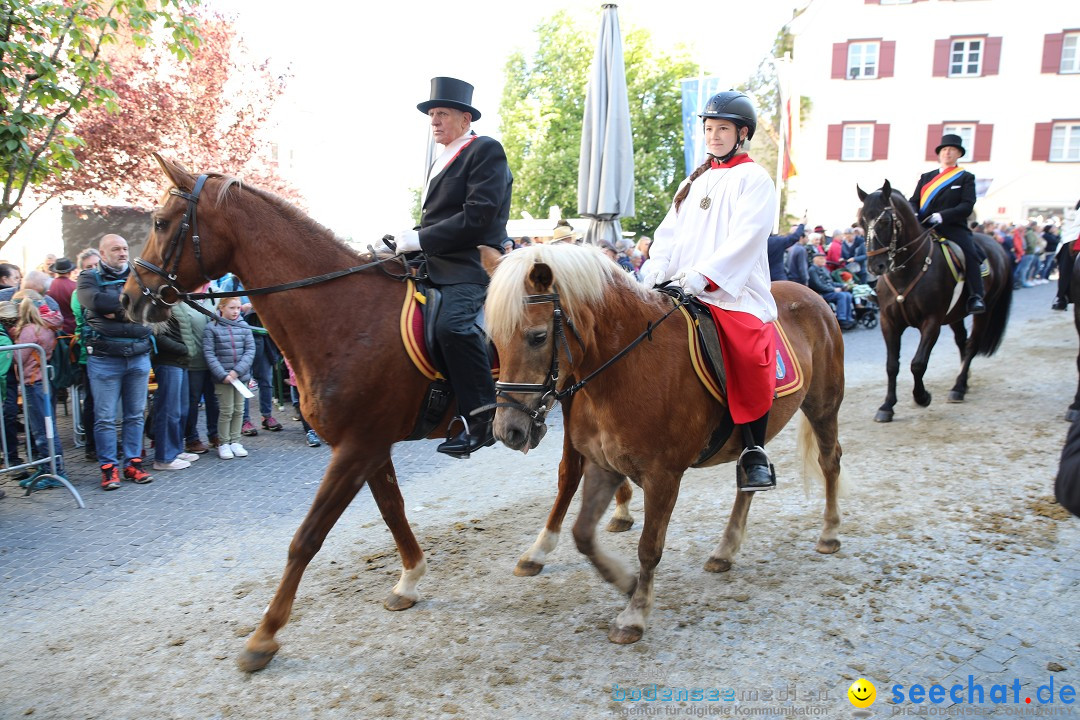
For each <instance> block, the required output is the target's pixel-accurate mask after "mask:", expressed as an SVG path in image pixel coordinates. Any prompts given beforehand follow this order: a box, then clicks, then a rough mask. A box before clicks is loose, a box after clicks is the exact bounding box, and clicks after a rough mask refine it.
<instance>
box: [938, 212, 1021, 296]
mask: <svg viewBox="0 0 1080 720" xmlns="http://www.w3.org/2000/svg"><path fill="white" fill-rule="evenodd" d="M937 232H938V234H939V235H941V236H943V237H945V238H948V239H949V240H952V241H953V242H954V243H956V244H957V245H959V246H960V249H961V250H963V251H964V281H965V282H966V283H967V287H968V296H969V297H970V296H972V295H978V296H979V297H982V296H983V281H982V261H983V260H984V255H983V252H982V250H981V249H979V248H977V247H976V246H975V236H973V235H972V234H971V231H970V230H968V229H967V228H963V227H962V228H956V227H950V226H943V225H938V227H937ZM1009 282H1012V279H1011V278H1010V279H1009Z"/></svg>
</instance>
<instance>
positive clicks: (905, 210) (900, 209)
mask: <svg viewBox="0 0 1080 720" xmlns="http://www.w3.org/2000/svg"><path fill="white" fill-rule="evenodd" d="M894 197H899V198H900V200H899V201H895V200H894V199H893V198H894ZM889 204H891V205H892V207H893V210H895V211H896V214H897V215H899V216H900V223H901V224H902V225H903V226H904V227H905V228H913V229H914V230H915V234H918V233H919V232H920V231H919V220H918V218H916V217H915V211H914V210H912V209H911V203H909V202H908V200H907V198H906V197H904V196H903V195H901V194H900V193H898V192H896V191H895V190H894V191H893V192H892V193H890V194H889Z"/></svg>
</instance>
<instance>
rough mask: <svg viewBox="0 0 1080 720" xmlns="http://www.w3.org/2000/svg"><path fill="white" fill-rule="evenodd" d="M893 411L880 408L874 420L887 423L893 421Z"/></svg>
mask: <svg viewBox="0 0 1080 720" xmlns="http://www.w3.org/2000/svg"><path fill="white" fill-rule="evenodd" d="M892 416H893V411H892V410H878V411H877V415H875V416H874V422H879V423H887V422H892Z"/></svg>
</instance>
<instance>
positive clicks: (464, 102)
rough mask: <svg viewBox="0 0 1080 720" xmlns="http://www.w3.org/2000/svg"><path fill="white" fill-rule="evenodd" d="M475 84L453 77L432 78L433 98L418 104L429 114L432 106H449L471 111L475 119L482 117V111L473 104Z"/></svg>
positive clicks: (417, 107)
mask: <svg viewBox="0 0 1080 720" xmlns="http://www.w3.org/2000/svg"><path fill="white" fill-rule="evenodd" d="M472 92H473V86H472V85H470V84H469V83H467V82H465V81H464V80H458V79H457V78H452V77H434V78H431V99H430V100H426V101H424V102H422V103H420V104H419V105H417V106H416V109H417V110H419V111H420V112H422V113H424V114H425V115H427V113H428V111H429V110H431V108H437V107H448V108H453V109H455V110H461V111H463V112H467V113H471V114H472V119H473V120H479V119H480V111H479V110H477V109H476V108H474V107H473V106H472Z"/></svg>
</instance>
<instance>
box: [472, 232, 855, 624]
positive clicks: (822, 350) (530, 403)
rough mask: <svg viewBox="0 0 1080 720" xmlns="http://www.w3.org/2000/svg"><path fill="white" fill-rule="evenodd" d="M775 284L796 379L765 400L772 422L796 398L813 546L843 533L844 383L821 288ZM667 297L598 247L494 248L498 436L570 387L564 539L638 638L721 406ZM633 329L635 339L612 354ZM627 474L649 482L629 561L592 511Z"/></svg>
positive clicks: (723, 557) (519, 433) (514, 436)
mask: <svg viewBox="0 0 1080 720" xmlns="http://www.w3.org/2000/svg"><path fill="white" fill-rule="evenodd" d="M772 288H773V296H774V297H775V298H776V304H777V306H778V308H779V315H780V317H779V320H780V323H781V325H782V327H783V329H784V331H785V332H786V336H787V338H788V340H789V342H790V347H791V349H792V351H793V355H794V357H795V359H796V360H797V362H798V363H799V364H800V366H801V369H802V372H803V377H804V382H803V384H802V386H801V387H800V388H799V389H798V390H797V391H795V392H793V393H792V394H789V395H785V396H783V397H779V398H777V400H776V401H775V402H774V404H773V408H772V411H771V413H770V415H769V436H770V437H772V436H774V435H775V434H776V433H778V432H779V431H780V429H781V428H783V427H784V426H785V425H786V424H787V422H788V421H789V420H790V419H791V418H792V417H793V416H794V414H795V411H796V410H802V412H803V417H802V422H801V426H800V431H799V436H798V438H799V447H800V453H801V455H802V460H803V466H804V467H803V470H804V473H809V474H812V475H813V476H816V477H817V478H818V479H820V480H822V481H823V483H824V489H825V513H824V515H825V517H824V527H823V528H822V532H821V536H820V537H819V538H818V541H817V550H818V552H822V553H833V552H836V551H837V550H838V549H839V547H840V541H839V540H838V539H837V530H838V528H839V525H840V511H839V507H838V505H837V496H838V494H839V492H840V485H841V470H840V455H841V449H840V443H839V442H838V439H837V435H838V429H837V414H838V412H839V409H840V403H841V401H842V400H843V397H844V346H843V341H842V339H841V335H840V328H839V326H838V325H837V323H836V318H835V316H834V315H833V313H832V311H831V310H830V309H829V307H828V305H826V303H825V302H824V300H822V298H821V296H819V295H817V294H816V293H814V292H812V291H810V290H809V289H808V288H806V287H804V286H802V285H798V284H796V283H789V282H778V283H773V285H772ZM673 302H674V301H673V300H672V299H671V298H670V297H668V296H667V295H665V294H662V293H659V292H655V291H653V290H647V289H645V288H643V287H641V286H640V285H639V284H638V283H637V282H635V281H634V279H633V278H632V277H631V276H630V275H628V274H627V273H625V272H623V271H622V270H621V269H620V268H619V267H618V266H617V265H616V264H615V263H613V262H611V261H609V260H608V259H607V258H605V257H604V256H603V255H601V254H600V252H599V251H598V250H597V249H596V248H593V247H582V246H576V245H534V246H532V247H527V248H521V249H518V250H515V251H514V252H513V253H511V254H510V255H508V256H506V257H504V258H503V260H502V262H501V263H500V264H499V266H498V268H497V269H496V271H495V274H494V276H493V277H492V282H491V286H490V287H489V289H488V299H487V304H486V306H485V317H486V321H487V325H488V332H489V334H490V335H491V338H492V340H493V341H494V343H495V346H496V348H497V349H498V352H499V363H500V382H499V383H498V386H497V387H499V389H500V390H499V391H500V398H501V399H500V403H499V405H500V406H499V407H498V409H497V410H496V414H495V423H494V431H495V436H496V438H497V439H499V440H501V441H502V442H503V443H505V444H506V445H507V446H509V447H511V448H515V449H520V450H527V449H528V448H530V447H532V446H533V445H535V443H536V442H538V441H539V438H542V437H543V432H542V427H543V420H544V417H545V414H546V412H547V410H548V409H550V407H551V406H552V405H553V404H554V402H555V401H556V400H560V399H561V400H564V401H565V400H566V399H567V398H569V397H573V402H572V404H570V405H569V406H566V405H565V404H564V413H565V414H566V417H565V419H566V426H565V433H566V435H567V436H568V438H569V442H570V444H571V445H572V446H573V449H575V450H577V451H578V452H580V454H581V455H582V456H584V489H583V496H582V505H581V512H580V514H579V515H578V519H577V521H576V523H575V524H574V529H573V534H574V540H575V542H576V543H577V547H578V550H580V551H581V552H582V553H584V554H585V555H586V556H587V557H588V558H589V559H590V560H591V561H592V563H593V564H594V565H595V566H596V569H597V570H598V571H599V572H600V575H601V576H602V577H603V578H604V579H605V580H607V581H609V582H611V583H613V584H614V585H615V586H616V587H618V588H619V590H621V591H622V592H624V593H626V594H627V595H628V596H629V597H630V603H629V605H627V607H626V609H625V610H623V611H622V612H621V613H620V614H619V616H618V617H617V618H616V619H615V622H614V623H613V624H612V626H611V629H610V632H609V634H608V637H609V639H610V640H611V641H612V642H617V643H631V642H635V641H637V640H638V639H640V638H641V636H642V634H643V633H644V631H645V625H646V621H647V618H648V615H649V611H650V609H651V608H652V604H653V576H654V572H655V570H656V565H657V563H658V562H659V560H660V555H661V553H662V551H663V548H664V538H665V534H666V532H667V526H668V521H669V519H670V518H671V513H672V511H673V510H674V507H675V499H676V498H677V496H678V493H679V484H680V481H681V479H682V476H683V473H684V472H685V471H686V469H687V468H688V467H690V466H691V465H692V464H694V463H695V461H696V460H697V459H698V458H699V455H701V454H702V450H703V449H704V448H706V447H707V446H708V444H709V442H710V437H711V435H712V433H713V431H714V430H715V429H716V428H717V427H718V426H719V425H720V424H721V423H722V422H723V420H724V414H725V409H724V408H723V406H722V405H721V404H720V403H719V402H717V401H716V400H715V399H714V397H713V395H711V394H710V393H709V391H707V390H706V388H705V386H704V384H703V383H702V382H701V381H699V379H698V376H697V375H696V374H695V371H694V369H693V367H692V361H691V357H690V352H689V349H688V341H687V326H686V323H685V322H684V320H683V318H681V317H671V318H670V319H667V320H666V321H662V320H661V318H664V317H665V315H668V316H670V315H671V313H672V310H673ZM639 333H640V334H639ZM643 335H644V336H645V337H644V341H641V342H640V343H639V344H637V345H636V346H634V347H633V348H632V349H630V350H629V351H628V352H625V354H621V355H620V353H622V352H623V351H624V350H626V349H627V348H630V347H631V345H632V344H633V343H634V342H635V341H637V340H639V338H642V336H643ZM560 368H562V371H563V372H561V373H560ZM569 378H572V379H569ZM642 378H647V380H646V381H645V382H641V379H642ZM628 387H633V388H634V391H633V392H628V391H627V390H626V389H627V388H628ZM740 449H741V445H740V444H739V443H738V441H737V439H735V438H733V439H730V440H729V441H728V442H727V443H726V444H725V445H724V446H723V447H722V448H721V449H720V451H719V452H718V453H717V454H715V455H713V456H712V458H711V459H709V460H708V461H706V462H705V466H707V467H711V466H713V465H717V464H719V463H724V462H730V461H733V460H735V459H737V457H738V453H739V450H740ZM624 478H629V479H630V480H631V481H633V482H634V483H635V484H637V485H639V486H640V487H641V488H642V489H643V491H644V493H645V522H644V528H643V530H642V534H641V539H640V541H639V543H638V559H639V561H640V567H639V569H638V571H637V572H636V573H632V572H629V571H628V570H627V569H626V568H625V567H624V566H623V565H622V564H621V563H620V562H618V561H617V560H616V559H615V558H613V557H611V556H610V555H608V554H607V553H606V552H604V550H603V549H602V548H601V547H600V546H599V544H598V543H597V541H596V538H595V531H596V525H597V522H598V521H599V519H600V517H601V515H603V513H604V512H605V510H606V509H607V507H608V505H609V504H610V502H611V498H612V495H613V494H614V493H615V492H616V490H617V489H618V488H620V487H621V486H622V485H623V483H624ZM752 498H753V493H748V492H736V494H735V505H734V507H733V508H732V511H731V517H730V519H729V520H728V523H727V528H726V529H725V530H724V534H723V539H722V541H721V542H720V545H719V546H718V547H717V548H716V550H715V551H713V553H712V555H711V556H710V557H709V560H708V562H707V563H706V565H705V569H706V570H709V571H713V572H722V571H725V570H728V569H730V567H731V564H732V560H733V559H734V557H735V554H736V552H737V551H738V549H739V546H740V544H741V543H742V540H743V536H744V534H745V530H746V517H747V513H748V511H749V508H750V501H751V499H752Z"/></svg>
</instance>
